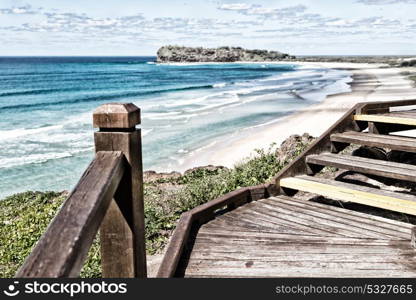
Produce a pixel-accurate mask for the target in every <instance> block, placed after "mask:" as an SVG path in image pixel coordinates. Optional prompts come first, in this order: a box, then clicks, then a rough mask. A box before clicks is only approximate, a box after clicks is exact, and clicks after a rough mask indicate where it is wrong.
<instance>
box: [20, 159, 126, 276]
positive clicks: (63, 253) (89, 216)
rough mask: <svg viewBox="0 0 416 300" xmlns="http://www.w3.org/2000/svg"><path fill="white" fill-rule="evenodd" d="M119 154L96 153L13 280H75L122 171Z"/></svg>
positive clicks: (123, 164) (124, 163)
mask: <svg viewBox="0 0 416 300" xmlns="http://www.w3.org/2000/svg"><path fill="white" fill-rule="evenodd" d="M125 165H126V162H125V158H124V155H123V154H122V153H121V152H98V153H97V154H96V158H95V159H94V160H93V161H92V163H91V164H90V165H89V167H88V168H87V169H86V171H85V172H84V174H83V175H82V177H81V179H80V181H79V182H78V184H77V185H76V187H75V188H74V190H73V191H72V192H71V194H70V195H69V197H68V199H67V200H66V201H65V202H64V204H63V206H62V208H61V209H60V210H59V212H58V214H57V215H56V217H55V218H54V219H53V220H52V222H51V223H50V224H49V226H48V228H47V230H46V232H45V233H44V234H43V235H42V237H41V238H40V240H39V241H38V242H37V244H36V246H35V248H34V249H33V250H32V252H31V254H30V255H29V256H28V257H27V258H26V260H25V262H24V264H23V265H22V267H21V268H20V269H19V271H18V272H17V274H16V277H76V276H78V274H79V272H80V270H81V267H82V263H83V261H84V259H85V258H86V255H87V252H88V249H89V248H90V246H91V244H92V241H93V239H94V237H95V235H96V233H97V230H98V227H99V226H100V224H101V221H102V220H103V218H104V215H105V212H106V210H107V208H108V206H109V204H110V202H111V199H112V197H113V194H114V193H115V191H116V188H117V187H118V184H119V182H120V180H121V178H122V176H123V173H124V170H125Z"/></svg>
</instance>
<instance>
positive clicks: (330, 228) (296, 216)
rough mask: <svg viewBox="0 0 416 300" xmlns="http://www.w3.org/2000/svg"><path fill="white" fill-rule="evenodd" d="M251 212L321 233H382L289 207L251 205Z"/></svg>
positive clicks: (356, 235) (355, 235) (372, 234)
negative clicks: (364, 229)
mask: <svg viewBox="0 0 416 300" xmlns="http://www.w3.org/2000/svg"><path fill="white" fill-rule="evenodd" d="M252 210H253V213H255V214H257V215H259V216H261V215H269V216H271V217H273V218H275V217H280V218H282V219H286V220H288V221H289V222H292V223H293V224H302V225H303V226H305V228H313V229H318V230H321V231H322V232H323V233H322V234H326V235H328V234H333V235H337V236H345V237H363V236H367V237H374V238H376V237H377V238H381V237H383V236H384V235H382V234H380V233H376V232H372V231H366V232H363V231H362V229H359V228H356V227H354V226H348V225H345V224H342V223H339V222H335V221H332V220H331V219H330V218H322V216H319V217H317V216H314V215H311V214H303V213H299V212H298V211H296V210H292V209H291V207H289V208H285V207H277V206H275V207H271V206H269V207H260V206H259V207H253V208H252Z"/></svg>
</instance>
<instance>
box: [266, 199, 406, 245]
mask: <svg viewBox="0 0 416 300" xmlns="http://www.w3.org/2000/svg"><path fill="white" fill-rule="evenodd" d="M263 202H264V203H267V204H268V205H271V206H274V205H277V206H280V205H282V204H285V205H291V206H296V207H299V209H300V210H299V212H300V213H307V212H308V211H310V210H313V211H316V212H322V213H324V214H326V215H327V217H328V218H330V219H332V220H337V219H338V218H341V219H342V220H343V222H345V223H346V224H352V225H353V226H355V227H358V228H362V229H363V230H368V229H370V230H372V231H376V232H381V233H384V234H386V235H388V236H394V237H400V238H408V235H409V228H404V227H401V226H395V225H391V224H390V223H385V222H380V221H378V220H377V221H375V220H372V219H370V218H368V216H369V215H368V214H364V216H356V215H354V214H349V210H347V209H342V210H343V211H342V212H339V211H336V210H331V209H328V208H327V207H330V206H329V205H325V206H327V207H320V206H316V205H314V204H316V203H315V202H312V201H302V200H300V201H294V199H286V198H283V197H278V198H277V199H272V198H269V199H264V201H263ZM304 202H306V203H304ZM310 204H312V205H310ZM318 204H320V203H318Z"/></svg>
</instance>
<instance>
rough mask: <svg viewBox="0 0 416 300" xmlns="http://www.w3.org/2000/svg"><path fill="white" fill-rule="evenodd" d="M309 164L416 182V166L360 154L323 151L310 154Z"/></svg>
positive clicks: (307, 160)
mask: <svg viewBox="0 0 416 300" xmlns="http://www.w3.org/2000/svg"><path fill="white" fill-rule="evenodd" d="M306 162H307V163H308V164H314V165H320V166H330V167H335V168H340V169H345V170H350V171H354V172H359V173H364V174H371V175H376V176H381V177H387V178H393V179H398V180H406V181H411V182H416V166H413V165H408V164H402V163H396V162H391V161H385V160H379V159H371V158H364V157H359V156H350V155H340V154H333V153H323V154H319V155H309V156H308V157H307V158H306Z"/></svg>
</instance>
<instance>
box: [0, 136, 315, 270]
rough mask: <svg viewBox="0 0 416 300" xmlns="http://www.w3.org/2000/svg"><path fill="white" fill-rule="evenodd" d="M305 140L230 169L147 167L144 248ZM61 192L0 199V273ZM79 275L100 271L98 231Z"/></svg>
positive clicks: (22, 250) (283, 159)
mask: <svg viewBox="0 0 416 300" xmlns="http://www.w3.org/2000/svg"><path fill="white" fill-rule="evenodd" d="M289 140H290V141H289ZM310 140H311V137H309V136H308V135H304V136H302V137H299V136H294V137H291V139H288V140H287V141H286V142H285V143H284V144H283V146H282V147H281V148H280V149H278V150H277V151H274V150H272V147H271V148H270V149H269V150H257V152H256V155H254V156H253V157H252V158H250V159H247V160H245V161H244V162H242V163H240V164H239V165H237V166H236V167H234V168H232V169H227V168H222V167H201V168H195V169H192V170H189V171H187V172H186V173H185V174H183V175H182V174H179V173H174V172H173V173H170V174H158V173H152V172H149V173H150V174H153V175H154V176H151V177H152V178H147V179H146V181H145V186H144V191H145V217H146V219H145V222H146V239H147V252H148V254H150V255H151V254H155V253H157V252H160V251H161V250H162V249H163V247H164V245H165V244H166V242H167V240H168V238H169V236H170V234H171V233H172V231H173V229H174V228H175V224H176V221H177V220H178V219H179V217H180V215H181V214H182V213H183V212H185V211H187V210H189V209H192V208H194V207H195V206H197V205H200V204H202V203H205V202H207V201H209V200H212V199H214V198H216V197H218V196H221V195H223V194H225V193H228V192H230V191H233V190H235V189H238V188H240V187H244V186H250V185H257V184H260V183H264V182H267V181H268V180H270V179H271V177H273V176H274V175H275V174H276V173H277V172H278V171H279V170H280V169H281V168H282V167H283V166H284V165H285V164H287V163H288V162H289V161H290V160H292V159H293V158H294V157H295V156H296V155H298V154H299V153H300V152H301V151H303V149H304V148H305V146H306V145H307V144H308V143H309V142H310ZM288 141H289V142H288ZM67 195H68V193H67V192H32V191H29V192H25V193H20V194H15V195H12V196H9V197H7V198H5V199H3V200H0V212H1V214H0V244H1V247H0V277H13V276H14V274H15V273H16V271H17V269H18V268H19V266H20V265H21V264H22V263H23V261H24V259H25V258H26V256H27V255H29V253H30V251H31V249H32V248H33V246H34V245H35V243H36V242H37V241H38V240H39V238H40V237H41V235H42V233H43V232H44V231H45V229H46V227H47V226H48V224H49V223H50V221H51V220H52V218H53V217H54V216H55V214H56V212H57V211H58V210H59V208H60V206H61V205H62V203H63V202H64V200H65V198H66V197H67ZM81 276H82V277H99V276H101V268H100V252H99V242H98V237H97V238H96V239H95V241H94V243H93V245H92V247H91V249H90V251H89V253H88V258H87V260H86V262H85V264H84V267H83V270H82V272H81Z"/></svg>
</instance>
